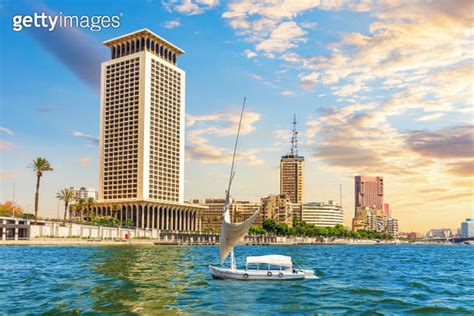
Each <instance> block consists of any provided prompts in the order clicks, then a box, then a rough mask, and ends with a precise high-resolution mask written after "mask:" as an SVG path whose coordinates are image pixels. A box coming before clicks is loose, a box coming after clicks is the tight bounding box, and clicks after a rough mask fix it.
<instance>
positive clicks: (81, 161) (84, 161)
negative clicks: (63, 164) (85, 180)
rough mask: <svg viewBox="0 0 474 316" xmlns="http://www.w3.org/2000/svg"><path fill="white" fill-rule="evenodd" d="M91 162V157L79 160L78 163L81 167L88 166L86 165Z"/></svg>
mask: <svg viewBox="0 0 474 316" xmlns="http://www.w3.org/2000/svg"><path fill="white" fill-rule="evenodd" d="M91 161H92V157H89V156H85V157H82V158H81V159H79V161H78V162H79V164H80V165H82V166H88V165H90V163H91Z"/></svg>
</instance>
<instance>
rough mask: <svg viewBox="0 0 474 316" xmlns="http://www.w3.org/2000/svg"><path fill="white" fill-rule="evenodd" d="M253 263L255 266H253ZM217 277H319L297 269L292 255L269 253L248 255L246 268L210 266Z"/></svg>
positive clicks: (257, 278)
mask: <svg viewBox="0 0 474 316" xmlns="http://www.w3.org/2000/svg"><path fill="white" fill-rule="evenodd" d="M252 265H253V266H254V267H253V268H252ZM209 269H210V270H211V274H212V276H213V277H214V278H215V279H232V280H303V279H317V277H316V276H315V275H314V271H312V270H304V269H301V268H297V269H295V268H294V267H293V263H292V261H291V257H288V256H282V255H267V256H255V257H253V256H252V257H247V261H246V264H245V269H232V268H231V269H229V268H220V267H214V266H209Z"/></svg>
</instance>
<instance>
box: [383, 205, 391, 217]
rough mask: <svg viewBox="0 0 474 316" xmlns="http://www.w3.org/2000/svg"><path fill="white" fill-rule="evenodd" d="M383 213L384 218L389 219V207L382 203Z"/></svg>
mask: <svg viewBox="0 0 474 316" xmlns="http://www.w3.org/2000/svg"><path fill="white" fill-rule="evenodd" d="M383 213H384V214H385V216H387V217H391V216H392V215H391V214H390V205H388V203H384V204H383Z"/></svg>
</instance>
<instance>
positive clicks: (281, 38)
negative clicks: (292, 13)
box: [255, 21, 306, 52]
mask: <svg viewBox="0 0 474 316" xmlns="http://www.w3.org/2000/svg"><path fill="white" fill-rule="evenodd" d="M305 34H306V31H304V30H303V29H302V28H300V27H299V26H298V24H296V22H294V21H290V22H283V23H281V24H280V25H278V26H277V27H276V28H275V29H274V30H272V32H271V33H270V36H269V37H268V38H267V39H265V40H263V41H261V42H260V43H259V44H258V45H257V46H256V47H255V49H256V50H257V51H265V52H283V51H286V50H288V49H290V48H294V47H296V46H297V44H298V43H304V42H306V39H305V38H304V37H303V36H304V35H305Z"/></svg>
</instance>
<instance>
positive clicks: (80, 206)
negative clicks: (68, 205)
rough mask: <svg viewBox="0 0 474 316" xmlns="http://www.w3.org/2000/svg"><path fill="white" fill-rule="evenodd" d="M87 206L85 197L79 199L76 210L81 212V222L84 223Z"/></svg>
mask: <svg viewBox="0 0 474 316" xmlns="http://www.w3.org/2000/svg"><path fill="white" fill-rule="evenodd" d="M85 207H86V200H85V199H78V200H77V204H76V212H79V218H80V222H81V224H82V222H83V220H84V208H85Z"/></svg>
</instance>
